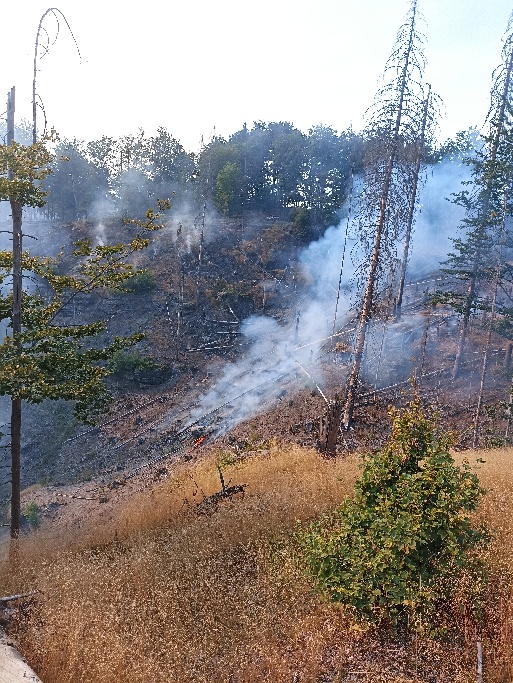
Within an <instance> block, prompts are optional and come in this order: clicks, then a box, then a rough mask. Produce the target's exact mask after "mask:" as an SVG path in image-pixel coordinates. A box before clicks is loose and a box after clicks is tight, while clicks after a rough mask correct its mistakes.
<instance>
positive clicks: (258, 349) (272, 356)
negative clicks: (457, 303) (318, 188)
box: [191, 161, 469, 431]
mask: <svg viewBox="0 0 513 683" xmlns="http://www.w3.org/2000/svg"><path fill="white" fill-rule="evenodd" d="M468 176H469V171H468V167H466V166H464V165H462V164H460V163H458V162H451V161H446V162H442V163H440V164H437V165H435V166H433V167H432V168H431V169H430V170H429V174H428V177H427V179H426V183H425V185H424V187H423V188H422V190H421V192H420V207H421V210H420V213H419V214H418V218H417V221H416V226H415V232H414V237H413V240H412V248H411V255H410V261H409V267H408V279H409V281H410V287H414V288H415V287H416V295H417V296H418V290H419V285H412V284H411V283H412V282H415V281H418V280H422V279H423V278H424V279H425V278H427V277H428V276H430V278H431V279H430V282H429V283H428V284H427V285H426V284H424V285H423V286H422V287H421V293H422V294H424V295H425V294H426V293H427V291H428V290H429V288H430V287H431V289H434V288H436V286H437V284H439V283H438V281H437V277H438V276H439V270H438V269H439V267H440V263H441V262H443V261H444V259H445V258H446V256H447V253H448V251H449V249H450V245H451V242H450V238H451V237H454V236H456V234H457V232H456V231H457V226H458V224H459V222H460V220H461V218H462V209H461V208H460V207H458V206H456V205H455V204H453V203H452V202H451V201H450V199H451V194H452V193H456V192H458V191H459V190H460V189H461V182H462V181H463V180H466V179H468ZM346 213H347V208H346ZM343 255H344V269H343V272H342V276H341V261H342V256H343ZM361 259H362V256H361V253H360V252H358V248H357V235H355V234H354V225H351V224H349V230H348V220H347V215H346V216H344V217H343V218H342V219H341V221H340V223H339V224H338V225H337V226H332V227H329V228H328V229H327V230H326V232H325V233H324V235H323V236H322V237H321V238H320V239H318V240H315V241H314V242H312V243H311V244H310V245H308V247H306V248H305V249H304V250H303V251H302V252H301V254H300V255H299V268H300V271H301V278H300V280H301V281H302V282H307V283H308V284H307V285H303V286H302V287H299V286H298V291H297V299H296V306H295V310H293V311H291V316H290V319H289V320H288V321H287V322H286V323H278V322H277V321H276V320H274V319H272V318H270V317H266V316H252V317H251V318H249V319H248V320H246V321H244V323H243V324H242V328H241V331H242V334H243V339H244V344H245V350H244V351H243V353H242V354H241V356H240V358H239V359H238V360H237V361H236V362H234V363H229V364H228V365H226V366H225V367H224V368H223V370H222V371H221V373H220V375H218V379H217V381H216V382H215V384H214V386H213V387H212V388H211V390H210V391H208V392H207V393H206V394H205V395H204V396H203V397H202V398H201V399H200V401H199V403H198V405H197V407H196V409H195V411H194V412H193V414H192V416H191V422H195V421H197V420H198V419H199V418H201V416H203V415H205V414H208V413H209V412H210V411H212V410H215V409H216V408H218V407H219V406H221V405H223V404H225V403H227V402H230V401H233V411H232V412H231V416H230V418H229V420H228V421H226V422H223V425H222V427H220V430H221V431H228V430H229V429H230V428H232V427H233V426H234V425H235V424H237V423H239V422H241V421H242V420H245V419H248V418H250V417H251V416H253V415H255V414H257V413H258V412H259V411H260V410H262V408H263V406H264V405H265V404H266V403H267V402H268V401H269V400H271V399H272V397H273V395H276V390H277V387H279V385H280V382H283V381H285V379H286V378H289V379H290V378H291V377H292V376H293V375H294V373H297V372H298V369H299V374H300V376H304V373H303V371H302V370H300V368H299V365H298V364H301V365H302V366H303V368H304V369H305V370H306V371H307V372H308V373H309V374H310V375H311V376H312V377H313V378H314V379H315V381H316V382H318V383H319V384H321V385H322V383H323V381H325V379H326V377H323V368H324V367H326V364H323V363H321V362H320V361H321V358H322V355H323V351H322V348H323V343H324V342H325V340H326V338H327V337H329V336H330V335H331V333H332V330H333V323H334V315H335V308H336V301H337V290H338V286H339V278H340V276H341V289H340V299H339V302H338V307H337V323H336V329H337V330H338V329H340V328H341V327H342V326H343V325H344V324H345V323H347V322H348V321H349V320H350V316H351V314H352V310H351V307H352V305H353V304H354V301H355V298H356V297H355V292H354V283H355V270H356V267H357V266H358V265H360V264H361ZM406 296H408V288H407V293H406ZM298 311H300V313H299V322H298V313H297V312H298ZM424 326H425V322H424V317H423V316H422V315H413V316H410V317H408V318H406V319H403V321H402V322H401V323H400V324H394V323H387V324H385V325H383V324H382V323H380V324H377V325H376V326H375V329H374V330H373V332H372V334H371V335H370V339H369V345H368V346H369V348H368V351H367V354H366V356H367V361H366V363H365V366H364V374H365V379H366V380H367V381H369V382H371V383H373V384H375V385H378V386H379V385H380V384H383V382H390V381H393V380H394V379H398V377H397V375H395V373H401V377H400V378H401V379H404V378H405V377H407V376H408V374H409V373H410V372H411V369H412V363H413V360H411V359H410V361H409V362H404V361H405V359H407V358H409V357H410V356H411V350H412V348H413V347H414V346H415V344H418V343H419V340H420V338H421V337H422V334H423V331H424ZM333 341H336V339H335V340H333ZM333 341H332V344H331V346H333ZM384 349H386V350H387V366H388V367H387V368H386V370H385V369H384V368H383V367H382V366H381V359H382V357H383V350H384ZM380 366H381V367H380ZM297 386H298V387H301V386H304V383H301V382H298V383H297Z"/></svg>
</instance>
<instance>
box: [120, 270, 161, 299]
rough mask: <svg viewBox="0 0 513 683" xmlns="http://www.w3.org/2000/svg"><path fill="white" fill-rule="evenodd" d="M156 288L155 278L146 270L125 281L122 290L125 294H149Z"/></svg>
mask: <svg viewBox="0 0 513 683" xmlns="http://www.w3.org/2000/svg"><path fill="white" fill-rule="evenodd" d="M156 286H157V284H156V282H155V278H154V277H153V275H152V273H150V272H148V271H147V270H139V271H137V273H134V275H132V276H131V277H129V278H128V279H127V280H125V282H124V284H123V286H122V289H123V290H125V291H126V292H134V293H135V294H141V293H143V292H151V290H152V289H155V287H156Z"/></svg>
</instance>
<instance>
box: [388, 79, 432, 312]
mask: <svg viewBox="0 0 513 683" xmlns="http://www.w3.org/2000/svg"><path fill="white" fill-rule="evenodd" d="M430 97H431V86H430V85H428V92H427V96H426V101H425V104H424V113H423V116H422V127H421V131H420V140H419V149H418V152H417V157H416V161H415V169H414V171H413V186H412V193H411V197H410V203H409V206H408V221H407V224H406V236H405V239H404V251H403V260H402V264H401V275H400V278H399V292H398V294H397V301H396V304H395V319H396V321H397V322H399V320H401V312H402V305H403V292H404V281H405V279H406V268H407V266H408V254H409V251H410V239H411V231H412V227H413V219H414V218H415V202H416V200H417V188H418V185H419V174H420V165H421V163H422V155H423V154H424V144H425V139H426V124H427V119H428V113H429V99H430Z"/></svg>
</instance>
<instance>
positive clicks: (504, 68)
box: [444, 17, 513, 379]
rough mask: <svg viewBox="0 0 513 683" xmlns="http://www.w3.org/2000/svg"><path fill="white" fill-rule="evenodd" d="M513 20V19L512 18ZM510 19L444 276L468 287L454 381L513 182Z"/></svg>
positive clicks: (462, 300)
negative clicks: (461, 233)
mask: <svg viewBox="0 0 513 683" xmlns="http://www.w3.org/2000/svg"><path fill="white" fill-rule="evenodd" d="M512 18H513V17H512ZM512 18H510V21H509V24H508V30H507V33H506V37H505V40H504V46H503V50H502V64H501V65H500V66H499V68H498V69H497V70H496V72H494V83H493V87H492V93H491V95H492V102H491V106H490V111H489V115H488V117H489V122H490V125H489V132H488V135H486V136H484V146H483V149H482V150H480V151H478V152H477V154H476V156H475V157H474V158H472V159H468V160H467V163H468V164H469V165H471V167H472V189H471V190H464V191H462V192H461V193H459V194H458V195H457V196H456V199H455V202H456V203H458V204H460V205H461V206H463V207H464V208H465V210H466V215H465V218H464V220H463V221H462V224H461V226H460V227H461V228H462V229H463V231H464V236H463V237H462V238H459V239H455V240H453V248H454V252H453V253H451V254H450V255H449V258H448V260H447V262H446V265H445V267H444V271H445V272H446V273H449V274H450V275H452V276H455V277H456V278H458V279H460V280H462V281H464V282H465V283H466V291H465V293H464V294H463V295H458V294H457V293H456V294H455V295H454V296H453V301H452V303H453V306H454V307H455V308H456V310H458V311H459V312H460V313H461V324H460V334H459V339H458V346H457V350H456V357H455V361H454V366H453V372H452V376H453V379H456V377H457V376H458V374H459V372H460V368H461V364H462V360H463V354H464V350H465V345H466V341H467V335H468V328H469V323H470V319H471V316H472V313H473V312H474V311H475V310H478V309H479V308H480V307H481V302H480V295H481V286H482V284H483V283H486V282H487V281H488V280H489V279H490V275H491V274H493V273H494V272H495V269H494V265H493V253H494V249H495V248H496V246H497V244H498V239H499V233H500V230H501V224H502V218H501V217H502V214H503V209H502V198H503V192H504V188H505V187H506V186H507V185H508V184H509V182H510V178H511V144H512V143H511V131H512V120H511V111H512V108H513V78H512V72H513V23H512Z"/></svg>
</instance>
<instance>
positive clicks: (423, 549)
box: [299, 400, 487, 627]
mask: <svg viewBox="0 0 513 683" xmlns="http://www.w3.org/2000/svg"><path fill="white" fill-rule="evenodd" d="M391 416H392V419H393V426H392V434H391V437H390V440H389V443H388V444H387V445H386V446H385V447H384V448H383V449H382V450H381V451H379V452H377V453H376V454H374V455H366V456H364V459H363V472H362V476H361V478H360V479H359V480H358V481H357V483H356V485H355V493H354V498H353V499H351V500H346V501H345V502H343V503H342V505H341V506H340V507H339V508H338V509H337V510H336V511H335V513H334V514H332V515H331V516H329V517H325V518H323V519H321V520H320V521H318V522H317V523H314V524H312V525H311V526H310V527H309V528H307V529H300V531H299V540H300V544H301V547H302V551H303V553H304V558H305V561H306V565H307V568H308V571H309V573H310V574H311V576H312V577H313V578H314V580H315V582H316V584H317V587H318V589H319V590H320V591H321V592H322V593H323V594H324V595H326V596H327V597H329V598H330V599H331V600H334V601H337V602H340V603H342V604H343V605H345V606H346V607H348V608H350V610H352V611H353V614H354V615H355V617H356V618H357V620H359V621H364V622H368V623H369V622H370V623H375V624H382V625H385V624H391V625H393V626H402V625H408V624H409V625H410V626H411V625H413V624H414V623H417V624H418V623H420V622H421V621H422V624H423V626H424V627H425V625H426V624H428V623H430V622H431V623H435V621H436V620H435V619H434V617H435V615H436V612H437V610H438V609H441V607H442V605H445V606H446V605H447V604H448V603H449V602H450V598H451V591H453V590H454V588H455V581H456V580H457V579H458V578H459V577H460V576H462V575H463V573H465V574H466V575H467V576H468V575H471V576H472V575H475V576H476V579H477V578H481V577H482V574H483V566H482V564H481V563H480V561H479V560H478V555H477V552H476V551H477V549H478V548H479V547H480V546H482V545H484V544H485V543H486V540H487V532H486V530H485V529H479V528H475V527H474V526H473V524H472V522H471V520H470V517H469V513H470V512H472V511H473V510H475V509H476V507H477V505H478V502H479V499H480V497H481V496H482V494H483V489H482V488H481V487H480V485H479V481H478V479H477V477H476V475H475V474H473V473H472V472H471V471H470V467H469V465H468V464H464V465H463V466H462V467H461V468H460V467H458V466H456V464H455V463H454V460H453V458H452V457H451V455H450V453H449V447H450V445H451V438H450V436H447V435H445V436H440V435H438V434H437V431H436V426H435V424H434V422H433V421H432V420H431V419H429V418H428V417H426V416H425V414H424V412H423V410H422V407H421V405H420V402H419V401H418V400H415V401H413V402H412V403H410V405H409V406H408V407H407V408H406V409H404V410H402V411H396V410H392V411H391Z"/></svg>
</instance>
